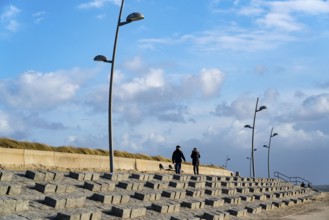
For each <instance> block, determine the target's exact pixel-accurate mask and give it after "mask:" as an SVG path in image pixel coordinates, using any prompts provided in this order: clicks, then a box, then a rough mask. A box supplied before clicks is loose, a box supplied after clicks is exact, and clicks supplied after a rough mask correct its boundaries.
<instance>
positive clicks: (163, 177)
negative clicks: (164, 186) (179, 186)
mask: <svg viewBox="0 0 329 220" xmlns="http://www.w3.org/2000/svg"><path fill="white" fill-rule="evenodd" d="M153 178H154V179H157V180H161V181H170V180H172V178H173V176H172V175H166V174H155V175H154V177H153Z"/></svg>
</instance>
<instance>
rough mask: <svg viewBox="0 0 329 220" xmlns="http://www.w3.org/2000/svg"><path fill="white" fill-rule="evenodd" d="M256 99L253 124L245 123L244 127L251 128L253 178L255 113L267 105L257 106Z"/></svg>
mask: <svg viewBox="0 0 329 220" xmlns="http://www.w3.org/2000/svg"><path fill="white" fill-rule="evenodd" d="M258 100H259V98H258V97H257V100H256V107H255V112H254V121H253V125H252V126H250V125H245V126H244V127H245V128H251V129H252V135H251V161H252V175H253V177H254V178H255V176H256V173H255V157H254V136H255V123H256V113H257V112H260V111H262V110H264V109H267V107H266V106H265V105H263V106H261V107H259V108H258Z"/></svg>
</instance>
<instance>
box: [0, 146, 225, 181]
mask: <svg viewBox="0 0 329 220" xmlns="http://www.w3.org/2000/svg"><path fill="white" fill-rule="evenodd" d="M109 161H110V159H109V157H108V156H98V155H85V154H73V153H61V152H53V151H38V150H26V149H10V148H1V147H0V165H3V166H15V167H20V166H21V167H29V166H31V167H33V166H43V167H49V168H53V167H57V168H63V169H98V170H107V169H108V168H109ZM160 163H161V164H162V165H163V166H164V167H168V166H169V165H170V163H168V162H159V161H152V160H141V159H132V158H123V157H114V168H115V170H137V171H140V172H143V171H144V172H157V171H159V170H160V168H159V166H160ZM199 169H200V174H207V175H221V176H229V175H231V173H232V172H231V171H229V170H224V169H221V168H212V167H203V166H200V168H199ZM182 170H183V172H184V173H188V174H192V173H193V167H192V165H187V164H183V165H182Z"/></svg>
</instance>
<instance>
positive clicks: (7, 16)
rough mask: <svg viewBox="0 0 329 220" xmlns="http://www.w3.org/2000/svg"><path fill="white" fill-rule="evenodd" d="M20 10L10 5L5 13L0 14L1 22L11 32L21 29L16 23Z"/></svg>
mask: <svg viewBox="0 0 329 220" xmlns="http://www.w3.org/2000/svg"><path fill="white" fill-rule="evenodd" d="M20 11H21V10H20V9H18V8H17V7H15V6H14V5H9V6H8V7H7V8H5V11H4V12H3V13H2V14H0V22H1V24H3V25H4V27H5V28H6V29H7V30H9V31H11V32H15V31H17V30H18V28H19V24H18V22H17V21H16V16H17V15H18V14H19V13H20Z"/></svg>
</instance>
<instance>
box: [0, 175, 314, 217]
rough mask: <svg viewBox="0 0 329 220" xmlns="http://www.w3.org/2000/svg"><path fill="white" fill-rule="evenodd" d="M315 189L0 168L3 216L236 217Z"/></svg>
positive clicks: (227, 179)
mask: <svg viewBox="0 0 329 220" xmlns="http://www.w3.org/2000/svg"><path fill="white" fill-rule="evenodd" d="M317 194H318V193H317V192H315V191H313V190H312V189H310V188H301V187H299V186H294V185H291V184H289V183H286V182H282V181H280V180H278V179H265V178H256V179H252V178H243V177H233V176H215V175H191V174H181V175H176V174H173V173H124V172H122V173H106V172H87V171H83V172H82V171H55V170H25V171H13V170H2V171H1V170H0V219H31V220H32V219H33V220H36V219H71V220H75V219H81V220H82V219H92V220H97V219H122V218H126V219H129V218H135V219H141V220H142V219H145V220H146V219H147V220H149V219H157V220H158V219H170V220H175V219H177V220H178V219H214V220H215V219H218V220H219V219H237V218H243V217H244V216H249V215H254V214H257V213H259V212H266V211H268V210H271V209H280V208H282V207H286V206H298V205H300V204H301V203H305V202H306V201H310V200H312V199H313V198H315V197H316V196H317Z"/></svg>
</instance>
